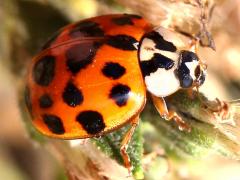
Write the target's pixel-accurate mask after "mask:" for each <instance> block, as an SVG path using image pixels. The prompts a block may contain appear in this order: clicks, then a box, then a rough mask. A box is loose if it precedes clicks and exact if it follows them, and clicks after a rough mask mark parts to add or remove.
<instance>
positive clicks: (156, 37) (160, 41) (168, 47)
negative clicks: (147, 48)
mask: <svg viewBox="0 0 240 180" xmlns="http://www.w3.org/2000/svg"><path fill="white" fill-rule="evenodd" d="M144 37H146V38H148V39H151V40H153V42H154V43H155V48H157V49H160V50H164V51H171V52H175V51H176V50H177V48H176V46H174V44H173V43H171V42H169V41H166V40H165V39H164V38H163V37H162V36H161V34H159V33H158V32H156V31H152V32H150V33H147V34H146V35H145V36H144Z"/></svg>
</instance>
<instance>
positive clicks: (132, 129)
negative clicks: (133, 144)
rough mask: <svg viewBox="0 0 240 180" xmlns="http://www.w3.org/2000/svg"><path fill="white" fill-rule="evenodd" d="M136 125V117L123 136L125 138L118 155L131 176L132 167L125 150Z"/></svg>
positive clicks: (137, 118) (137, 119)
mask: <svg viewBox="0 0 240 180" xmlns="http://www.w3.org/2000/svg"><path fill="white" fill-rule="evenodd" d="M138 123H139V116H137V117H136V118H134V119H133V120H132V121H131V127H130V129H129V130H128V131H127V133H126V134H125V136H124V138H123V140H122V142H121V148H120V153H121V155H122V158H123V162H124V165H125V167H126V168H127V169H128V172H129V174H131V170H132V166H131V163H130V159H129V156H128V154H127V148H128V144H129V142H130V141H131V138H132V136H133V133H134V131H135V129H136V127H137V126H138Z"/></svg>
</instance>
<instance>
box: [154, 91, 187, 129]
mask: <svg viewBox="0 0 240 180" xmlns="http://www.w3.org/2000/svg"><path fill="white" fill-rule="evenodd" d="M151 96H152V100H153V103H154V105H155V107H156V109H157V111H158V112H159V114H160V116H161V117H163V118H164V119H166V120H174V121H175V122H176V123H177V125H178V128H179V129H180V130H185V131H188V132H190V131H191V128H190V126H189V125H188V124H187V123H186V122H185V121H183V120H182V118H181V117H180V116H179V115H178V114H177V113H176V112H175V111H173V110H169V109H168V108H167V105H166V102H165V100H164V98H163V97H157V96H154V95H152V94H151Z"/></svg>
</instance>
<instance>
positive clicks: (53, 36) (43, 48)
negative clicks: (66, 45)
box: [41, 31, 61, 50]
mask: <svg viewBox="0 0 240 180" xmlns="http://www.w3.org/2000/svg"><path fill="white" fill-rule="evenodd" d="M60 34H61V31H56V32H55V33H53V35H52V36H51V37H50V38H49V39H48V40H47V42H46V43H45V44H44V45H43V46H42V48H41V49H42V50H45V49H47V48H49V47H50V46H51V45H52V44H53V42H54V41H55V40H56V39H57V37H58V36H59V35H60Z"/></svg>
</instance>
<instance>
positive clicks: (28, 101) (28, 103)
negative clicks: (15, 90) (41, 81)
mask: <svg viewBox="0 0 240 180" xmlns="http://www.w3.org/2000/svg"><path fill="white" fill-rule="evenodd" d="M24 99H25V104H26V106H27V109H28V111H29V113H30V114H31V113H32V102H31V92H30V89H29V87H28V86H27V87H26V88H25V90H24Z"/></svg>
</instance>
